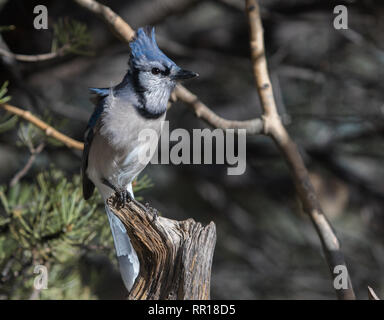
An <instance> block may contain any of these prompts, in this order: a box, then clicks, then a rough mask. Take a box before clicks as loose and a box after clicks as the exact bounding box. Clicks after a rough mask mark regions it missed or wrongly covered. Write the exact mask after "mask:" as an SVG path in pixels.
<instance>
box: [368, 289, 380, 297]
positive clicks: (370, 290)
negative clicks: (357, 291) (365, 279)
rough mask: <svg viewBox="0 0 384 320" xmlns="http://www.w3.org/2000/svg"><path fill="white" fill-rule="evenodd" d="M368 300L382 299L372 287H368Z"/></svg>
mask: <svg viewBox="0 0 384 320" xmlns="http://www.w3.org/2000/svg"><path fill="white" fill-rule="evenodd" d="M368 298H369V300H380V298H379V297H378V296H377V294H376V293H375V291H373V289H372V288H371V287H370V286H368Z"/></svg>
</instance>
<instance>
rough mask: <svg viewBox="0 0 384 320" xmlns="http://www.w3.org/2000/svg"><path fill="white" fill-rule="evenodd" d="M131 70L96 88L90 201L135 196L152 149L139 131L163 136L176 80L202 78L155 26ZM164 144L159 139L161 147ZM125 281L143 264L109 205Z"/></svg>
mask: <svg viewBox="0 0 384 320" xmlns="http://www.w3.org/2000/svg"><path fill="white" fill-rule="evenodd" d="M130 49H131V53H130V59H129V70H128V72H127V74H126V75H125V76H124V78H123V80H122V81H121V82H120V83H119V84H118V85H116V86H114V87H111V88H90V90H91V92H92V93H93V94H95V99H94V102H95V110H94V112H93V114H92V116H91V118H90V120H89V122H88V126H87V129H86V132H85V143H84V152H83V159H82V182H83V196H84V199H86V200H87V199H89V198H90V197H91V196H92V193H93V191H94V188H95V186H96V188H97V189H98V190H99V192H100V193H101V195H102V197H103V199H104V202H105V201H106V200H107V199H108V198H109V197H110V196H111V195H112V194H113V193H115V192H116V193H117V195H118V197H119V199H120V201H121V203H122V204H124V203H125V202H126V201H129V200H130V199H133V198H134V195H133V192H132V181H133V180H134V179H135V178H136V177H137V175H138V174H139V173H140V172H141V171H142V170H143V169H144V168H145V167H146V165H147V164H148V162H149V160H148V162H143V161H139V159H138V155H139V153H140V152H142V151H143V150H142V149H143V148H145V147H146V145H145V143H144V142H142V141H140V140H139V139H138V135H139V132H140V131H141V130H144V129H151V130H155V132H157V136H158V137H159V136H160V133H161V126H162V122H163V120H164V119H165V114H166V111H167V103H168V100H169V97H170V94H171V92H172V90H173V89H174V87H175V85H176V81H178V80H182V79H188V78H192V77H195V76H197V74H196V73H194V72H191V71H187V70H184V69H181V68H180V67H178V66H177V65H176V64H175V63H174V62H173V61H172V60H170V59H169V58H168V57H167V56H166V55H165V54H164V53H163V52H162V51H161V50H160V49H159V48H158V46H157V44H156V40H155V30H154V28H149V27H145V28H140V29H138V30H137V33H136V37H135V39H134V41H132V42H131V43H130ZM157 143H158V141H156V144H157ZM105 210H106V212H107V216H108V220H109V224H110V227H111V231H112V236H113V239H114V244H115V248H116V254H117V258H118V261H119V268H120V273H121V276H122V279H123V281H124V284H125V286H126V288H127V290H128V291H130V290H131V288H132V286H133V284H134V281H135V279H136V277H137V275H138V273H139V267H140V264H139V260H138V258H137V255H136V252H135V251H134V249H133V247H132V245H131V242H130V239H129V237H128V235H127V232H126V229H125V227H124V225H123V223H122V222H121V221H120V219H119V218H118V217H117V216H115V215H114V214H113V213H112V212H111V211H110V209H109V208H108V206H107V205H106V204H105Z"/></svg>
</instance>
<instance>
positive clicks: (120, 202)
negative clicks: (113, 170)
mask: <svg viewBox="0 0 384 320" xmlns="http://www.w3.org/2000/svg"><path fill="white" fill-rule="evenodd" d="M101 182H102V183H103V184H104V185H106V186H108V187H110V188H111V189H112V190H114V191H115V194H116V196H117V206H118V207H119V208H123V207H124V206H125V205H126V204H127V203H128V202H131V201H132V196H131V194H130V193H129V191H128V190H127V189H125V188H117V187H116V186H114V185H113V184H112V183H111V182H109V181H108V180H107V179H102V180H101Z"/></svg>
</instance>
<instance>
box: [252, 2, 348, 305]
mask: <svg viewBox="0 0 384 320" xmlns="http://www.w3.org/2000/svg"><path fill="white" fill-rule="evenodd" d="M246 12H247V15H248V20H249V29H250V46H251V57H252V65H253V74H254V77H255V81H256V87H257V90H258V92H259V96H260V100H261V104H262V108H263V113H264V114H263V120H264V133H265V134H267V135H269V136H270V137H272V139H273V140H274V141H275V143H276V144H277V146H278V147H279V149H280V151H281V153H282V155H283V157H284V158H285V160H286V161H287V163H288V165H289V168H290V170H291V174H292V176H293V179H294V183H295V186H296V190H297V193H298V196H299V198H300V201H301V203H302V206H303V210H304V212H306V213H307V214H308V215H309V217H310V218H311V220H312V222H313V224H314V226H315V229H316V231H317V234H318V236H319V238H320V240H321V244H322V247H323V251H324V253H325V257H326V261H327V263H328V266H329V269H330V272H331V276H332V279H333V280H334V279H335V277H336V276H337V274H335V273H334V268H335V266H338V265H342V266H344V267H345V268H346V263H345V260H344V257H343V254H342V252H341V250H340V244H339V241H338V239H337V237H336V235H335V233H334V231H333V228H332V226H331V225H330V223H329V221H328V219H327V218H326V216H325V214H324V212H323V211H322V209H321V206H320V203H319V201H318V199H317V196H316V193H315V191H314V188H313V186H312V183H311V181H310V178H309V175H308V171H307V168H306V167H305V164H304V161H303V159H302V157H301V155H300V153H299V151H298V149H297V146H296V144H295V143H294V142H293V141H292V139H291V137H290V136H289V134H288V132H287V131H286V129H285V128H284V126H283V124H282V122H281V120H280V117H279V114H278V112H277V108H276V103H275V99H274V96H273V90H272V85H271V81H270V79H269V75H268V69H267V61H266V58H265V49H264V36H263V27H262V24H261V19H260V11H259V6H258V2H257V1H256V0H246ZM335 290H336V294H337V297H338V298H339V299H355V294H354V291H353V288H352V284H351V281H350V278H349V275H348V288H347V289H335Z"/></svg>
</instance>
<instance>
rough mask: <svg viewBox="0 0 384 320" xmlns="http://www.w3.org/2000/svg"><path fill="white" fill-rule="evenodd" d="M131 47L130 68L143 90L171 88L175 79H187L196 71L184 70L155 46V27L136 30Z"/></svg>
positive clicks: (195, 74) (194, 74)
mask: <svg viewBox="0 0 384 320" xmlns="http://www.w3.org/2000/svg"><path fill="white" fill-rule="evenodd" d="M129 46H130V48H131V55H130V61H129V64H130V68H131V71H132V72H133V74H134V75H135V76H136V79H137V81H138V85H139V86H140V87H141V88H142V89H143V90H144V91H154V90H169V93H170V92H171V91H172V90H173V88H174V86H175V84H176V81H177V80H183V79H189V78H193V77H196V76H197V73H195V72H192V71H188V70H184V69H182V68H180V67H179V66H177V65H176V63H174V62H173V61H172V60H171V59H169V58H168V57H167V56H166V55H165V54H164V53H163V52H162V51H161V50H160V49H159V47H158V46H157V43H156V39H155V28H152V27H144V28H140V29H138V30H137V33H136V37H135V40H134V41H132V42H131V43H130V44H129Z"/></svg>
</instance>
